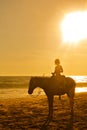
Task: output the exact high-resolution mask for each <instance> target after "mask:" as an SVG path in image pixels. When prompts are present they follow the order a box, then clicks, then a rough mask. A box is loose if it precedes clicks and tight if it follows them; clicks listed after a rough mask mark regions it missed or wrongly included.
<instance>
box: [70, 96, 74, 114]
mask: <svg viewBox="0 0 87 130" xmlns="http://www.w3.org/2000/svg"><path fill="white" fill-rule="evenodd" d="M69 102H70V109H71V115H73V114H74V110H73V106H74V98H72V97H69Z"/></svg>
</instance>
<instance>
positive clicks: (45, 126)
mask: <svg viewBox="0 0 87 130" xmlns="http://www.w3.org/2000/svg"><path fill="white" fill-rule="evenodd" d="M73 120H74V116H73V115H71V116H70V118H69V120H68V121H67V122H68V124H67V125H66V126H65V128H64V130H74V126H73ZM52 121H53V122H55V123H57V126H59V125H58V124H59V122H58V121H57V120H49V119H47V120H46V121H45V122H44V123H43V125H42V126H41V128H40V130H49V128H48V127H49V124H50V122H52Z"/></svg>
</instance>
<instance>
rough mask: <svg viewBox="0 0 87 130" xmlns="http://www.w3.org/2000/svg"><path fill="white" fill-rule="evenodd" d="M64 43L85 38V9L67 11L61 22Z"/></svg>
mask: <svg viewBox="0 0 87 130" xmlns="http://www.w3.org/2000/svg"><path fill="white" fill-rule="evenodd" d="M61 31H62V40H63V42H64V43H66V42H68V43H78V42H79V41H81V40H84V39H87V11H82V12H80V11H79V12H73V13H69V14H67V15H66V16H65V17H64V20H63V21H62V23H61Z"/></svg>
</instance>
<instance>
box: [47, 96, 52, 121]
mask: <svg viewBox="0 0 87 130" xmlns="http://www.w3.org/2000/svg"><path fill="white" fill-rule="evenodd" d="M48 104H49V115H48V118H49V119H50V120H51V119H52V118H53V96H48Z"/></svg>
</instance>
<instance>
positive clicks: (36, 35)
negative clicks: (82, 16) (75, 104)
mask: <svg viewBox="0 0 87 130" xmlns="http://www.w3.org/2000/svg"><path fill="white" fill-rule="evenodd" d="M84 10H87V2H86V0H0V75H1V76H2V75H40V76H41V75H42V76H43V75H51V72H52V71H54V67H55V66H54V60H55V59H56V58H59V59H60V61H61V65H62V66H63V69H64V75H87V40H86V39H85V40H83V41H81V42H79V43H78V44H76V45H75V44H68V43H67V44H64V43H63V42H62V32H61V29H60V25H61V22H62V21H63V19H64V16H65V15H66V14H68V13H70V12H73V11H84Z"/></svg>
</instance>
